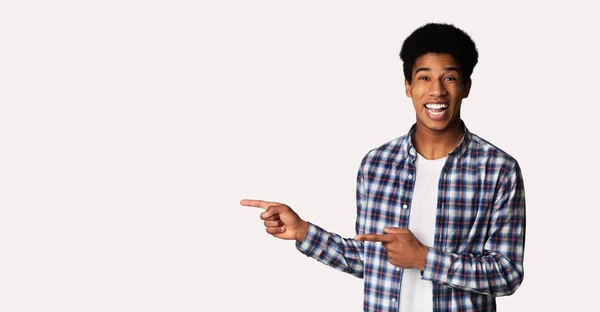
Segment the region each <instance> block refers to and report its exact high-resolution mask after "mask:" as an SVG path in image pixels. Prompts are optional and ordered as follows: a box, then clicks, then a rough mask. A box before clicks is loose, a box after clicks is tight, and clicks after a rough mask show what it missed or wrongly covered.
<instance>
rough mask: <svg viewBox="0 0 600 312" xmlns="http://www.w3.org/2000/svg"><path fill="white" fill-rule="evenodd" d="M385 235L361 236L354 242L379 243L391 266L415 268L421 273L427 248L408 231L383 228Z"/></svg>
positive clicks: (357, 236)
mask: <svg viewBox="0 0 600 312" xmlns="http://www.w3.org/2000/svg"><path fill="white" fill-rule="evenodd" d="M383 232H385V234H361V235H356V237H354V239H355V240H359V241H369V242H381V243H382V244H383V247H384V248H385V249H386V250H387V254H388V259H389V261H390V263H391V264H393V265H395V266H397V267H401V268H405V269H410V268H416V269H420V270H421V271H423V270H424V269H425V260H426V259H427V246H425V245H423V244H421V242H420V241H419V240H418V239H417V238H416V237H415V235H413V233H412V232H411V231H410V230H408V229H401V228H385V229H383Z"/></svg>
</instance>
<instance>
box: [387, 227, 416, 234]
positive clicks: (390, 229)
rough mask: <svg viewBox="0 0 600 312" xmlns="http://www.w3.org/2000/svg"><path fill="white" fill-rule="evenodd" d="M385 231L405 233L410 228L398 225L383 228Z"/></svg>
mask: <svg viewBox="0 0 600 312" xmlns="http://www.w3.org/2000/svg"><path fill="white" fill-rule="evenodd" d="M383 232H384V233H386V234H404V233H406V232H410V231H409V230H408V229H403V228H397V227H389V228H383Z"/></svg>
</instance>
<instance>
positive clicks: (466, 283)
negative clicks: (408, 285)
mask: <svg viewBox="0 0 600 312" xmlns="http://www.w3.org/2000/svg"><path fill="white" fill-rule="evenodd" d="M491 218H492V219H491V222H490V229H489V232H488V237H487V239H486V242H485V245H484V250H483V252H482V254H456V253H450V252H445V251H442V250H438V249H434V248H429V250H428V252H427V259H426V262H425V270H424V271H423V275H422V277H423V279H427V280H431V281H433V282H436V283H439V284H445V285H448V286H450V287H454V288H459V289H463V290H467V291H471V292H476V293H481V294H487V295H491V296H496V297H499V296H507V295H510V294H512V293H514V292H515V291H516V290H517V288H518V287H519V286H520V285H521V282H522V281H523V252H524V244H525V191H524V186H523V178H522V175H521V170H520V168H519V166H518V164H517V163H516V162H515V163H514V164H513V166H512V168H510V169H509V170H507V171H506V174H504V175H503V176H502V177H501V178H500V181H499V188H498V192H497V193H496V196H495V200H494V202H493V211H492V214H491Z"/></svg>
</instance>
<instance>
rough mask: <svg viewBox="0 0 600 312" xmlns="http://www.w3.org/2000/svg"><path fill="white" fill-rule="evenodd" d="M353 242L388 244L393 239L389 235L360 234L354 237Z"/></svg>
mask: <svg viewBox="0 0 600 312" xmlns="http://www.w3.org/2000/svg"><path fill="white" fill-rule="evenodd" d="M354 239H355V240H358V241H363V242H365V241H368V242H381V243H390V242H392V240H393V239H394V238H393V237H392V236H391V235H388V234H360V235H356V236H355V237H354Z"/></svg>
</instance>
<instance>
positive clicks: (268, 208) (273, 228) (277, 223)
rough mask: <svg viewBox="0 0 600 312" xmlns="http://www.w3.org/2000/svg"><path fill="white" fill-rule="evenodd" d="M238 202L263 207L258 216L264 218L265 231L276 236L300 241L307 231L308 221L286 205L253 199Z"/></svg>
mask: <svg viewBox="0 0 600 312" xmlns="http://www.w3.org/2000/svg"><path fill="white" fill-rule="evenodd" d="M240 204H241V205H242V206H247V207H257V208H262V209H265V211H264V212H263V213H261V214H260V218H261V219H262V220H264V224H265V227H266V231H267V233H269V234H271V235H273V236H275V237H277V238H281V239H295V240H296V241H298V242H302V241H303V240H304V237H305V236H306V233H307V232H308V222H306V221H304V220H302V219H301V218H300V217H299V216H298V214H297V213H296V212H294V210H292V208H290V207H289V206H287V205H284V204H281V203H275V202H267V201H262V200H254V199H243V200H242V201H241V202H240Z"/></svg>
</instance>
